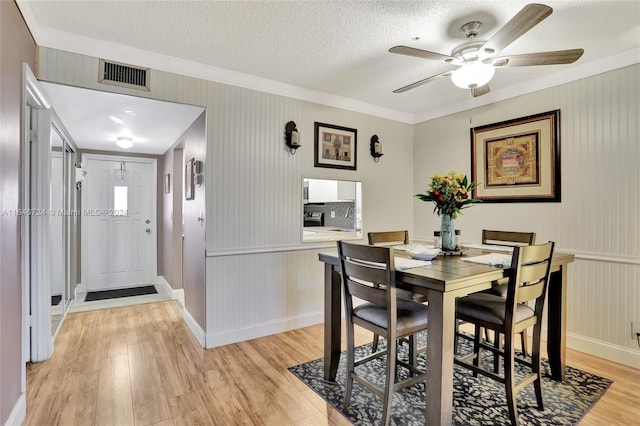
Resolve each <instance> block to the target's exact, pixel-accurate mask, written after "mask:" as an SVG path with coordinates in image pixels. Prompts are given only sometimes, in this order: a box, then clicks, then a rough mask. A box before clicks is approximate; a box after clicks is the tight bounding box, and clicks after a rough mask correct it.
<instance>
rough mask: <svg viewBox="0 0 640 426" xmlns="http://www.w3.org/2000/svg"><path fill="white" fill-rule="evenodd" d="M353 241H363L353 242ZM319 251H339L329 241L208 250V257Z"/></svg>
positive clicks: (332, 242) (333, 242)
mask: <svg viewBox="0 0 640 426" xmlns="http://www.w3.org/2000/svg"><path fill="white" fill-rule="evenodd" d="M353 241H363V240H362V239H360V240H353ZM318 249H333V250H337V248H336V242H335V241H327V242H322V243H313V244H308V243H305V244H290V245H278V246H262V247H245V248H237V249H222V250H207V254H206V257H222V256H242V255H246V254H261V253H279V252H285V251H303V250H318Z"/></svg>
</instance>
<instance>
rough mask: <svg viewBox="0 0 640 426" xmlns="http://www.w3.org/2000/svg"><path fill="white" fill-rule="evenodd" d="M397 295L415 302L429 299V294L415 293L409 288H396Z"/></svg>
mask: <svg viewBox="0 0 640 426" xmlns="http://www.w3.org/2000/svg"><path fill="white" fill-rule="evenodd" d="M396 296H397V297H398V298H400V299H407V300H411V301H413V302H418V303H423V302H426V301H427V296H424V295H422V294H418V293H414V292H412V291H409V290H403V289H401V288H397V289H396Z"/></svg>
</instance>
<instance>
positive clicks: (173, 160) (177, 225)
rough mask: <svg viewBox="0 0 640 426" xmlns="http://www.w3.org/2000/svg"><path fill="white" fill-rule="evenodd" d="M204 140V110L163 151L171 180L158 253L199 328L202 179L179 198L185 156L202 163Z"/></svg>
mask: <svg viewBox="0 0 640 426" xmlns="http://www.w3.org/2000/svg"><path fill="white" fill-rule="evenodd" d="M206 143H207V141H206V112H203V113H202V114H201V115H200V116H199V117H198V118H197V119H196V120H195V121H194V122H193V123H192V124H191V126H189V128H188V129H187V130H185V132H184V133H183V134H182V135H181V136H180V137H179V138H178V139H177V141H176V143H175V144H174V146H173V147H172V148H171V149H169V150H168V151H167V152H166V153H165V154H164V157H163V162H164V173H165V174H166V173H170V174H171V182H172V183H171V192H170V193H169V194H163V197H162V198H163V206H164V207H163V214H162V219H161V222H162V234H163V240H164V242H163V247H162V251H161V252H160V253H159V256H158V258H159V259H160V260H161V264H162V268H163V274H162V275H163V276H164V278H165V279H166V280H167V282H169V283H170V284H171V287H172V288H173V289H180V288H183V289H184V296H185V306H186V308H187V310H188V311H189V314H190V315H191V317H192V318H193V319H194V320H195V321H196V322H197V323H198V325H199V327H200V328H201V329H202V330H204V328H205V321H206V319H205V318H206V314H205V284H204V283H205V277H204V274H205V266H204V259H205V228H204V224H202V225H201V224H200V222H199V221H198V220H197V218H198V216H199V215H200V212H203V213H204V210H205V197H206V194H205V186H204V183H203V184H201V185H196V191H195V195H196V196H195V199H193V200H183V197H184V192H183V188H184V180H183V178H184V162H185V161H186V160H188V159H191V158H195V159H196V160H199V161H202V162H203V163H204V161H205V157H206ZM205 173H206V172H205ZM183 203H184V220H185V226H184V231H183V226H182V214H183V211H182V209H183ZM183 233H184V243H183V239H182V235H183ZM183 248H184V253H183ZM183 261H184V265H183ZM183 266H184V267H183Z"/></svg>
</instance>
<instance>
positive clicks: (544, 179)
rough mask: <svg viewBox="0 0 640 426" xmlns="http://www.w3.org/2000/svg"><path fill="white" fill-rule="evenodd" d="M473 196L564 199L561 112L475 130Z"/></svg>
mask: <svg viewBox="0 0 640 426" xmlns="http://www.w3.org/2000/svg"><path fill="white" fill-rule="evenodd" d="M471 180H472V181H473V182H477V183H478V186H477V188H476V189H474V191H473V198H477V199H480V200H483V201H485V202H496V203H509V202H560V110H554V111H549V112H544V113H541V114H536V115H530V116H527V117H522V118H516V119H513V120H508V121H502V122H500V123H493V124H487V125H484V126H480V127H474V128H472V129H471Z"/></svg>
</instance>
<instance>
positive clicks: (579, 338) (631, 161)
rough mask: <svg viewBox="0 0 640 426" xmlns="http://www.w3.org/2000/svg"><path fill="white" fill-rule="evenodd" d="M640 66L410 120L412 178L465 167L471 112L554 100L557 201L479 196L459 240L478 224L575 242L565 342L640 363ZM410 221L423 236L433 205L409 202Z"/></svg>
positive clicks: (567, 244)
mask: <svg viewBox="0 0 640 426" xmlns="http://www.w3.org/2000/svg"><path fill="white" fill-rule="evenodd" d="M639 105H640V65H633V66H629V67H625V68H621V69H618V70H615V71H611V72H607V73H603V74H599V75H595V76H592V77H589V78H585V79H582V80H578V81H575V82H571V83H568V84H563V85H561V86H557V87H553V88H549V89H546V90H541V91H539V92H535V93H532V94H528V95H524V96H520V97H517V98H513V99H509V100H506V101H502V102H498V103H495V104H491V105H487V106H485V107H481V108H477V109H475V110H473V111H471V112H468V111H467V112H463V113H459V114H454V115H450V116H447V117H443V118H439V119H436V120H431V121H427V122H424V123H421V124H418V125H416V126H415V132H416V134H415V157H414V170H415V173H414V178H413V187H414V190H415V192H416V193H417V192H422V191H424V190H425V188H426V187H427V185H428V183H429V182H430V179H429V176H430V175H431V174H433V173H439V172H446V171H448V170H450V169H455V170H457V171H459V172H466V173H468V174H470V173H471V166H470V165H471V158H470V140H469V139H470V136H469V128H470V126H469V120H470V119H471V120H472V122H473V125H474V126H480V125H484V124H489V123H495V122H500V121H504V120H508V119H512V118H517V117H523V116H527V115H532V114H536V113H540V112H545V111H551V110H555V109H560V140H561V142H560V152H561V162H562V165H561V174H562V202H561V203H509V204H489V203H486V204H478V205H475V206H473V207H471V208H469V209H466V210H463V215H462V216H460V218H459V219H457V220H456V228H460V229H461V230H462V239H463V241H476V242H478V241H480V234H481V230H482V229H483V228H488V229H491V228H495V229H507V230H519V231H535V232H536V233H537V241H538V242H545V241H547V240H554V241H555V242H556V250H561V251H571V252H573V253H575V254H576V261H575V263H573V264H572V265H571V267H570V268H569V283H570V286H569V294H568V295H569V306H568V310H567V324H568V331H569V333H570V334H569V339H568V344H569V346H571V347H574V348H576V349H579V350H583V351H587V352H591V353H594V354H597V355H599V356H602V357H605V358H609V359H615V360H617V361H618V362H624V363H626V364H629V365H634V366H636V367H640V350H639V348H638V344H637V342H636V341H634V340H632V339H631V338H630V334H631V333H630V330H631V321H638V320H640V287H639V286H638V284H639V283H640V220H639V217H640V216H639V215H640V167H638V163H639V162H640V144H639V143H638V140H640V124H639V122H640V120H638V117H640V108H639ZM413 209H414V217H415V223H414V229H415V230H416V235H417V236H419V237H424V238H429V237H430V236H431V235H432V232H433V230H434V229H437V227H438V223H439V222H438V218H437V216H435V215H433V214H432V210H433V206H432V205H430V204H428V203H424V202H422V201H418V200H416V201H414V204H413Z"/></svg>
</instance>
